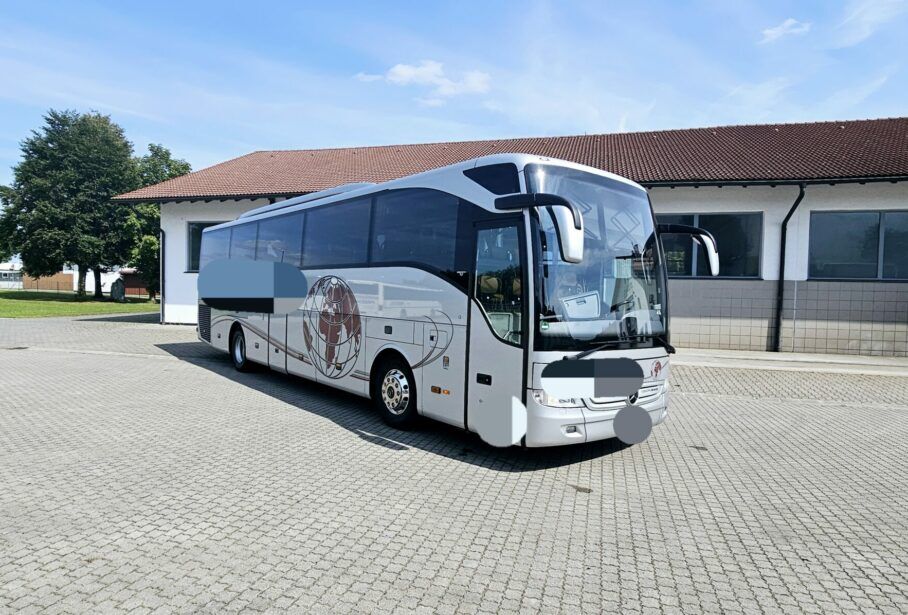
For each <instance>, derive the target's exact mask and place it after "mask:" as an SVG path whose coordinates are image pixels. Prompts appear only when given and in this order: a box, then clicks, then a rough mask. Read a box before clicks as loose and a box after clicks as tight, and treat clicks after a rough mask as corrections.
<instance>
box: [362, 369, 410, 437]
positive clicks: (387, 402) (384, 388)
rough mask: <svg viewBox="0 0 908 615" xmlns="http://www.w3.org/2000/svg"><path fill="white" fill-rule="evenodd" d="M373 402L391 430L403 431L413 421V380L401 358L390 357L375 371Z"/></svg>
mask: <svg viewBox="0 0 908 615" xmlns="http://www.w3.org/2000/svg"><path fill="white" fill-rule="evenodd" d="M372 403H373V404H374V405H375V408H376V409H377V410H378V413H379V415H381V418H382V420H383V421H384V422H385V423H387V424H388V425H390V426H391V427H397V428H398V429H406V428H408V427H411V426H412V425H413V424H414V423H415V422H416V419H417V418H418V414H417V412H416V381H415V380H414V378H413V371H412V370H411V369H410V366H409V365H407V364H406V362H405V361H404V360H403V359H401V358H399V357H389V358H388V359H386V360H384V361H382V363H381V365H379V366H378V369H376V370H375V373H374V375H373V382H372Z"/></svg>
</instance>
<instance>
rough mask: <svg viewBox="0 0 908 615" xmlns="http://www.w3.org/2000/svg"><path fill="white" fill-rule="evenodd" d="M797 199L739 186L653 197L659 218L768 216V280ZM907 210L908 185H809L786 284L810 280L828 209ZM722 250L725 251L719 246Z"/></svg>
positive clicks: (775, 272)
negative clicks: (821, 214) (815, 234)
mask: <svg viewBox="0 0 908 615" xmlns="http://www.w3.org/2000/svg"><path fill="white" fill-rule="evenodd" d="M797 196H798V188H797V186H776V187H775V188H772V187H770V186H751V187H748V188H744V187H740V186H725V187H722V188H717V187H703V188H653V189H652V190H650V198H651V200H652V202H653V209H654V210H655V212H656V214H657V215H658V214H707V213H734V212H742V213H743V212H763V246H762V254H761V265H760V273H761V277H762V278H763V279H764V280H778V279H779V242H780V240H781V233H782V220H784V218H785V215H786V214H787V213H788V210H789V209H790V208H791V206H792V204H793V203H794V201H795V199H796V198H797ZM893 209H902V210H905V209H908V182H900V183H897V184H891V183H888V182H880V183H869V184H864V185H861V184H837V185H835V186H829V185H809V186H807V188H806V192H805V195H804V199H803V200H802V201H801V204H800V205H799V206H798V209H797V211H796V212H795V215H794V216H792V219H791V221H790V222H789V223H788V238H787V240H786V242H787V244H788V246H787V248H786V253H787V259H786V261H785V279H787V280H806V279H807V265H808V263H807V258H808V244H809V239H810V212H811V211H829V210H893ZM719 250H720V251H721V250H722V246H721V245H720V246H719Z"/></svg>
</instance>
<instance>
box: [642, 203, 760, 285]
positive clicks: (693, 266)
mask: <svg viewBox="0 0 908 615" xmlns="http://www.w3.org/2000/svg"><path fill="white" fill-rule="evenodd" d="M655 215H656V224H657V225H658V224H659V217H660V216H691V217H692V218H693V223H692V226H697V227H699V226H700V216H726V215H727V216H744V215H750V216H752V215H755V216H758V217H759V219H760V233H759V241H758V242H757V245H758V252H757V274H756V275H722V268H721V267H719V275H716V276H712V275H699V274H698V273H697V262H698V261H699V260H700V259H699V256H700V246H699V245H697V242H696V241H694V240H693V239H691V245H692V248H691V263H690V271H691V274H690V275H677V274H669V273H668V268H667V267H666V269H665V274H666V276H667V277H668V279H669V280H763V279H764V278H763V252H764V250H763V239H764V236H765V231H766V225H765V221H766V216H765V212H764V211H762V210H761V211H703V212H699V213H691V212H687V211H684V212H674V211H663V212H655ZM659 244H660V246H659V247H660V249H662V245H661V244H662V240H661V237H660V240H659ZM663 252H664V250H663ZM721 253H722V247H721V246H719V254H721Z"/></svg>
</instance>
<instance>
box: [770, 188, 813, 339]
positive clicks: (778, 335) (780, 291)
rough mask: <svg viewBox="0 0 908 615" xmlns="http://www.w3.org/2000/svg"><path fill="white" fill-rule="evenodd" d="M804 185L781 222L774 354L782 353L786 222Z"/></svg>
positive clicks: (797, 203)
mask: <svg viewBox="0 0 908 615" xmlns="http://www.w3.org/2000/svg"><path fill="white" fill-rule="evenodd" d="M806 188H807V186H806V184H804V183H801V184H798V197H797V198H796V199H795V201H794V203H792V204H791V208H790V209H789V210H788V213H787V214H786V215H785V219H784V220H782V239H781V240H780V242H779V283H778V285H777V286H776V318H775V320H776V322H775V325H776V326H775V331H774V332H773V341H772V347H773V350H774V351H776V352H781V351H782V306H783V304H784V302H785V243H786V240H787V239H788V222H789V221H790V220H791V217H792V216H793V215H794V213H795V211H796V210H797V209H798V205H800V204H801V201H802V200H804V193H805V192H806Z"/></svg>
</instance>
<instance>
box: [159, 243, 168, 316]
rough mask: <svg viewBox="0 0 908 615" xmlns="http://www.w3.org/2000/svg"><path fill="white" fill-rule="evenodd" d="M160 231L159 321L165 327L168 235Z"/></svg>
mask: <svg viewBox="0 0 908 615" xmlns="http://www.w3.org/2000/svg"><path fill="white" fill-rule="evenodd" d="M158 230H159V231H160V234H161V241H160V242H159V245H158V250H160V254H159V255H158V266H159V267H160V271H159V274H158V275H160V283H159V284H158V286H160V288H159V289H158V295H159V296H160V298H161V308H160V310H158V320H159V321H160V324H162V325H163V324H164V283H165V282H166V280H165V279H164V244H165V243H166V241H167V233H165V232H164V229H158Z"/></svg>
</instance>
